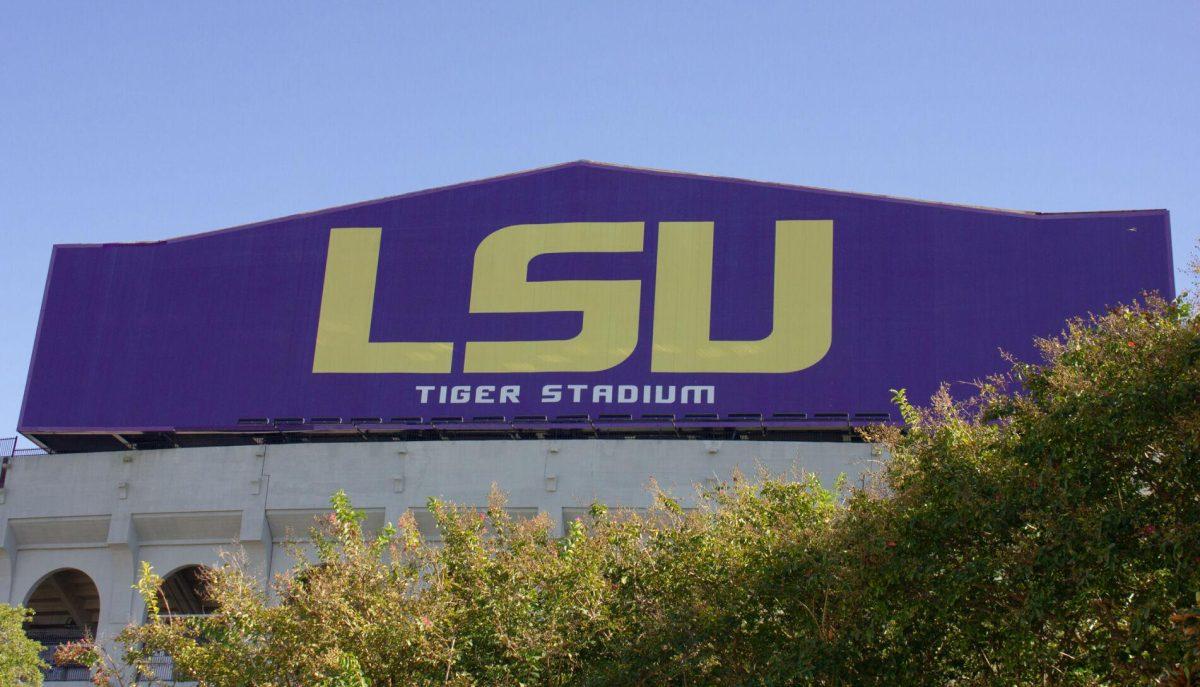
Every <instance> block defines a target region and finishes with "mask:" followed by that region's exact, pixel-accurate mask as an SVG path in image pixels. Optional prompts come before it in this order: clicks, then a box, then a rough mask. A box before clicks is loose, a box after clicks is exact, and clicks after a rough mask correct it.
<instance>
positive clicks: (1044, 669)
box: [122, 299, 1200, 687]
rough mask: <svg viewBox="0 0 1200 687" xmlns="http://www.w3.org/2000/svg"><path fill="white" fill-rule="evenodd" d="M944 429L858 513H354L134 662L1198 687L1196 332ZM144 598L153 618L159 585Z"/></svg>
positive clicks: (923, 415) (1054, 368)
mask: <svg viewBox="0 0 1200 687" xmlns="http://www.w3.org/2000/svg"><path fill="white" fill-rule="evenodd" d="M1040 346H1041V350H1042V352H1043V355H1044V360H1043V362H1042V363H1040V364H1036V365H1034V364H1026V363H1014V365H1013V367H1012V370H1011V372H1010V373H1009V374H1007V375H1004V376H1001V377H997V378H994V379H989V380H985V381H984V382H983V383H981V384H980V386H979V391H978V394H977V395H976V396H975V397H974V398H972V399H970V400H967V401H958V402H956V401H954V400H952V399H951V397H950V395H949V394H948V393H947V392H946V391H945V390H943V391H942V392H940V393H938V394H937V395H936V396H935V397H934V398H933V399H932V402H931V404H930V406H929V407H927V408H918V407H916V406H914V405H912V404H911V403H910V402H909V401H908V400H907V398H906V397H905V395H904V394H903V392H898V393H897V394H896V402H897V403H898V404H899V406H900V409H901V412H902V414H903V417H904V418H905V420H906V423H907V428H906V430H905V431H904V432H901V431H899V430H897V429H895V428H874V429H872V430H871V431H869V432H867V433H866V437H867V438H868V439H869V440H871V441H874V442H878V443H880V444H883V445H885V446H886V447H887V448H888V450H889V453H890V456H891V458H890V460H888V461H887V462H886V464H885V466H884V467H883V468H882V470H881V471H880V473H879V474H878V475H876V476H875V478H874V479H873V480H871V481H870V482H869V483H868V484H867V485H865V487H862V488H858V489H847V488H845V486H844V485H838V486H837V487H836V488H835V489H833V490H828V489H826V488H824V487H823V486H822V485H821V484H819V483H818V482H817V480H816V479H815V478H814V477H812V476H811V475H804V474H796V475H791V476H787V477H786V478H783V477H778V476H771V475H763V474H760V475H756V476H755V477H754V478H752V479H746V478H744V477H742V476H740V475H734V476H733V478H732V479H731V480H730V482H729V483H727V484H724V485H721V486H719V487H718V488H716V489H713V490H712V491H709V492H706V493H704V494H702V495H701V506H702V507H701V508H699V509H698V510H696V511H685V510H684V509H682V508H680V507H679V504H678V502H676V501H674V500H672V499H671V498H669V497H668V496H667V495H665V494H658V499H657V505H656V506H655V508H654V509H652V510H651V511H650V512H649V513H645V514H641V515H639V514H635V513H629V512H623V511H610V510H609V509H607V508H604V507H603V506H602V505H600V504H596V505H594V506H593V508H592V509H591V511H590V513H589V515H588V516H587V517H585V518H583V519H581V520H579V521H576V522H572V523H568V524H567V526H566V528H565V532H564V536H562V537H561V538H556V537H554V536H552V533H551V531H550V524H549V522H548V521H547V520H546V519H545V518H539V519H535V520H533V521H514V520H513V519H511V518H510V517H509V516H508V515H507V514H506V512H505V510H504V509H503V505H504V504H503V498H502V496H501V495H500V494H493V498H492V501H491V503H490V506H489V508H488V509H487V511H486V512H485V513H479V512H477V511H475V510H473V509H461V508H455V507H453V506H451V505H448V504H444V503H440V502H437V501H431V502H430V503H429V508H430V510H431V512H432V513H433V514H434V516H435V518H436V520H437V523H438V527H439V529H440V532H441V538H442V541H441V542H440V543H439V544H437V545H431V544H427V543H425V542H423V541H422V539H421V536H420V534H419V532H418V531H417V528H416V524H415V521H414V520H413V519H412V517H411V515H406V516H404V517H403V518H402V519H401V520H400V521H399V522H398V523H396V524H395V526H394V527H392V528H388V529H385V530H384V531H381V532H378V533H375V534H373V535H368V533H365V532H364V531H363V529H362V528H363V524H364V519H363V518H362V516H361V514H359V513H357V512H355V511H354V509H353V508H352V506H351V504H350V503H349V500H348V499H347V498H346V496H345V495H344V494H342V493H340V492H339V493H338V494H337V495H335V496H334V497H333V500H332V506H333V512H332V513H331V514H330V515H329V516H328V518H326V519H325V520H324V521H322V522H321V523H320V525H319V527H318V528H317V529H316V531H314V533H313V542H314V546H313V555H314V559H313V560H312V561H311V562H309V563H304V564H302V565H300V566H299V567H298V568H297V569H295V570H293V571H291V572H289V573H286V574H283V575H279V576H277V577H276V579H275V580H274V581H273V583H272V584H273V590H274V597H275V599H276V600H277V601H275V602H269V595H268V594H267V593H266V592H265V591H264V590H263V589H262V588H261V586H260V584H259V583H258V582H257V581H256V580H255V579H254V577H253V575H252V574H251V573H250V571H249V570H248V569H247V567H246V566H245V564H244V563H243V562H242V561H240V560H238V559H236V558H234V559H230V561H229V562H228V564H227V565H225V566H222V567H220V568H217V569H215V570H213V571H211V572H210V573H209V574H210V578H211V579H210V580H209V589H210V591H211V593H212V594H213V596H214V600H215V601H216V602H217V604H218V607H219V610H218V611H217V613H216V614H215V615H213V616H212V617H211V618H209V619H207V620H204V621H197V620H188V621H186V622H183V621H173V620H169V619H166V618H158V617H157V616H156V615H154V614H152V615H151V618H152V620H151V621H150V622H149V623H148V624H147V625H145V626H142V627H131V628H129V629H128V630H126V632H125V633H124V635H123V637H122V639H123V640H124V641H125V643H126V646H128V647H132V648H131V649H130V650H129V654H128V658H129V659H130V660H131V661H133V662H135V663H136V662H138V661H144V660H145V659H146V658H148V657H149V656H150V655H151V653H153V652H155V651H164V652H166V653H168V654H170V655H171V656H173V657H174V658H175V661H176V665H177V666H178V667H179V668H180V669H181V670H182V671H183V673H184V674H185V675H188V676H192V677H194V678H195V679H197V680H199V682H200V683H201V684H202V685H209V686H213V687H217V686H222V687H223V686H227V685H228V686H231V687H232V686H234V685H238V686H241V685H263V686H275V685H278V686H283V685H331V686H332V685H355V686H356V687H357V686H361V685H373V686H374V687H381V686H384V685H388V686H399V685H514V686H515V685H545V686H557V685H622V684H623V685H784V684H789V685H790V684H811V685H842V684H845V685H975V684H1003V685H1035V684H1036V685H1049V684H1053V685H1133V684H1150V683H1154V682H1156V681H1161V683H1162V684H1164V685H1194V684H1197V677H1196V675H1197V674H1200V611H1198V610H1197V609H1196V607H1195V606H1196V600H1197V599H1196V592H1197V591H1198V590H1200V325H1198V320H1197V319H1196V318H1195V317H1193V316H1192V314H1191V313H1190V311H1189V310H1188V307H1187V306H1186V305H1185V304H1184V303H1183V302H1174V303H1166V302H1162V301H1158V300H1153V299H1151V300H1150V301H1149V302H1148V304H1147V305H1146V306H1142V307H1129V308H1122V309H1118V310H1115V311H1113V312H1111V313H1109V314H1107V315H1105V316H1103V317H1099V318H1094V319H1089V320H1086V321H1084V320H1080V321H1076V322H1072V323H1070V324H1069V325H1068V328H1067V329H1066V331H1065V332H1064V333H1063V335H1062V336H1060V337H1058V338H1055V339H1053V340H1047V341H1042V342H1040ZM143 572H144V574H143V581H142V583H141V585H140V587H139V588H140V591H141V593H142V596H143V597H144V598H145V599H146V601H147V603H148V604H151V603H156V601H155V600H156V598H157V592H156V590H157V586H158V584H159V583H160V582H161V580H159V579H158V578H157V577H156V576H155V575H154V574H153V571H151V570H149V569H148V568H146V569H145V570H144V571H143Z"/></svg>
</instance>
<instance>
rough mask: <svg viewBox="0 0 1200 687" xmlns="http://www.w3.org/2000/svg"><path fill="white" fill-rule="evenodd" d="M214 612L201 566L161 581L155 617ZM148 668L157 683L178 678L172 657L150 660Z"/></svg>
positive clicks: (159, 655) (161, 655) (191, 615)
mask: <svg viewBox="0 0 1200 687" xmlns="http://www.w3.org/2000/svg"><path fill="white" fill-rule="evenodd" d="M216 610H217V605H216V604H215V603H213V601H212V598H211V596H210V595H209V593H208V583H207V581H206V578H205V569H204V566H201V565H188V566H184V567H182V568H179V569H178V570H176V571H175V572H173V573H171V574H170V575H167V576H166V577H164V578H163V581H162V586H161V587H159V589H158V617H160V618H188V617H196V616H205V615H209V614H210V613H212V612H214V611H216ZM149 668H150V672H151V673H153V677H155V678H157V679H159V680H164V681H172V680H176V679H177V677H178V676H176V675H175V668H174V666H173V665H172V661H171V657H170V656H167V655H165V654H156V655H155V656H154V657H152V658H151V659H150V665H149ZM147 677H150V676H147Z"/></svg>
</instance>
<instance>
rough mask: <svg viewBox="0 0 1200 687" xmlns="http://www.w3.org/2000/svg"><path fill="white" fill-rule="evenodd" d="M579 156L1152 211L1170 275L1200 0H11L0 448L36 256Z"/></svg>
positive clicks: (10, 414) (1199, 154)
mask: <svg viewBox="0 0 1200 687" xmlns="http://www.w3.org/2000/svg"><path fill="white" fill-rule="evenodd" d="M451 4H453V5H455V7H453V8H449V7H448V5H451ZM579 158H590V159H596V160H602V161H607V162H617V163H625V164H631V165H641V166H648V167H661V168H670V169H679V170H686V171H693V172H704V173H715V174H722V175H729V176H743V177H750V178H754V179H764V180H772V181H782V182H791V183H798V184H808V185H815V186H826V187H833V188H839V189H846V190H852V191H864V192H872V193H886V194H895V195H903V196H913V197H917V198H924V199H930V200H939V201H951V202H961V203H971V204H980V205H992V206H998V207H1006V208H1018V209H1030V210H1096V209H1124V208H1163V207H1165V208H1168V209H1170V210H1171V213H1172V223H1173V229H1174V234H1175V261H1176V266H1177V269H1178V272H1177V277H1176V279H1177V282H1178V284H1179V286H1180V287H1181V288H1182V287H1185V286H1188V285H1190V284H1191V283H1192V282H1191V280H1190V277H1188V276H1186V275H1185V273H1184V269H1183V268H1184V267H1185V265H1186V263H1187V262H1188V259H1189V258H1190V257H1191V256H1193V255H1195V252H1196V249H1195V246H1196V241H1197V236H1198V232H1200V3H1198V2H1196V1H1195V0H1189V1H1179V0H1176V1H1168V0H1155V1H1154V2H1115V1H1095V0H1093V1H1091V2H1083V1H1079V2H1045V0H1042V1H1039V2H1025V1H1017V2H1014V1H1006V2H991V3H981V2H961V1H960V0H953V1H945V2H905V3H885V2H876V1H871V2H848V1H840V2H832V1H831V2H821V3H801V2H787V3H777V4H776V3H766V2H762V3H744V2H728V3H722V4H716V3H708V2H696V1H689V2H657V3H646V2H595V3H587V4H586V5H585V4H584V3H573V2H545V3H524V2H504V3H496V2H489V3H479V4H474V3H420V4H418V3H404V2H388V3H384V2H360V3H332V2H321V3H291V2H289V3H279V4H272V3H243V2H237V3H234V2H219V3H218V2H193V3H149V2H148V3H144V4H140V3H139V4H132V3H109V2H105V3H100V2H54V3H39V2H8V3H5V4H3V5H2V6H0V256H2V258H3V260H2V264H0V436H2V435H5V434H8V433H10V430H11V429H12V428H13V427H15V425H16V421H17V412H18V408H19V406H20V399H21V394H22V391H23V388H24V384H25V374H26V369H27V366H28V362H29V353H30V348H31V346H32V343H33V337H34V330H35V327H36V324H37V314H38V309H39V305H40V301H41V297H42V287H43V283H44V280H45V276H46V267H47V263H48V259H49V256H50V246H51V245H52V244H54V243H71V242H105V241H133V240H146V239H159V238H163V237H167V236H172V235H178V234H184V233H190V232H196V231H202V230H207V229H215V228H221V227H226V226H231V225H236V224H240V223H245V222H248V221H252V220H259V219H268V218H271V217H277V216H281V215H286V214H290V213H294V212H298V211H303V210H311V209H317V208H321V207H327V206H331V205H336V204H341V203H347V202H353V201H358V200H365V199H369V198H374V197H379V196H385V195H391V194H396V193H401V192H405V191H411V190H417V189H421V188H428V187H431V186H438V185H442V184H447V183H453V182H457V181H463V180H468V179H474V178H479V177H485V176H489V175H494V174H499V173H503V172H509V171H514V170H519V169H525V168H530V167H536V166H541V165H546V164H551V163H556V162H562V161H566V160H573V159H579ZM181 391H183V392H185V393H186V390H181Z"/></svg>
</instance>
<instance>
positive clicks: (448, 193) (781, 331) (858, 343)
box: [20, 162, 1174, 441]
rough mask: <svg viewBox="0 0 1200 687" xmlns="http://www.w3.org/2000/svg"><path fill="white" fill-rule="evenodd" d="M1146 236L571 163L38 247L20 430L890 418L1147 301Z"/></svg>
mask: <svg viewBox="0 0 1200 687" xmlns="http://www.w3.org/2000/svg"><path fill="white" fill-rule="evenodd" d="M1169 233H1170V229H1169V223H1168V215H1167V212H1166V211H1162V210H1147V211H1129V212H1093V213H1063V214H1039V213H1025V212H1007V211H997V210H987V209H977V208H969V207H961V206H951V205H942V204H936V203H927V202H918V201H910V200H902V199H895V198H886V197H876V196H865V195H856V194H850V193H841V192H834V191H824V190H817V189H809V188H803V187H794V186H784V185H778V184H768V183H758V182H748V181H741V180H734V179H722V178H713V177H703V176H695V175H688V174H677V173H665V172H654V171H644V170H638V169H630V168H623V167H615V166H609V165H602V164H596V163H591V162H576V163H569V164H565V165H560V166H556V167H550V168H546V169H542V170H536V171H532V172H526V173H521V174H515V175H511V176H506V177H500V178H496V179H489V180H485V181H479V182H472V183H468V184H462V185H458V186H451V187H446V188H441V189H435V190H431V191H423V192H419V193H413V194H408V195H403V196H397V197H394V198H389V199H384V200H377V201H371V202H367V203H361V204H357V205H350V206H345V207H340V208H334V209H330V210H324V211H320V212H314V213H309V214H304V215H297V216H293V217H287V218H283V219H279V220H273V221H269V222H262V223H259V224H254V225H249V226H244V227H237V228H233V229H226V230H222V231H217V232H212V233H208V234H200V235H195V236H188V237H183V238H178V239H171V240H166V241H159V242H153V243H138V244H106V245H66V246H56V247H55V248H54V253H53V257H52V259H51V265H50V274H49V278H48V284H47V286H46V295H45V301H44V303H43V307H42V317H41V323H40V325H39V329H38V336H37V343H36V345H35V349H34V354H33V360H32V363H31V367H30V373H29V382H28V386H27V389H26V394H25V402H24V406H23V409H22V414H21V421H20V430H21V431H22V432H23V433H25V434H26V435H27V436H31V437H34V438H35V439H38V440H43V441H44V440H46V439H47V437H52V436H55V435H64V434H74V435H87V434H97V435H98V434H109V433H125V432H153V431H165V432H205V431H214V432H216V431H222V430H230V429H231V428H235V427H237V426H238V423H239V420H242V421H243V422H245V421H246V419H247V418H259V419H264V418H270V419H273V420H272V421H274V419H280V418H289V420H288V421H289V422H301V421H302V422H303V423H307V424H312V423H313V422H314V419H321V418H330V419H331V420H330V421H331V422H332V421H334V420H336V421H337V422H340V423H343V424H344V423H348V422H350V421H351V420H352V419H355V418H359V419H363V421H365V419H366V418H379V419H381V420H382V421H383V422H384V423H386V422H389V421H392V420H393V419H396V421H400V420H399V418H422V421H424V422H428V421H429V420H430V419H431V418H438V417H446V418H451V417H453V418H463V420H464V421H467V422H470V421H471V420H472V418H506V419H507V420H508V421H511V419H512V418H515V417H535V416H544V417H546V418H548V419H551V420H552V419H553V418H556V417H559V418H564V417H568V416H586V417H587V418H589V419H591V420H595V419H598V418H600V417H601V416H630V417H631V418H635V419H636V418H639V417H642V416H647V415H652V416H675V417H676V418H682V417H684V416H685V415H711V414H715V415H717V416H719V417H722V418H725V417H728V416H731V415H741V414H746V415H748V416H749V415H753V414H761V416H762V417H763V418H764V421H765V422H767V423H770V422H771V418H772V417H773V416H775V417H778V418H787V417H798V416H799V415H800V414H807V415H808V416H810V417H811V416H814V415H816V414H825V413H832V414H841V413H846V414H849V415H851V416H852V415H854V414H856V413H880V412H889V411H890V410H891V404H890V391H889V390H890V389H896V388H907V389H908V390H909V392H910V394H911V395H912V397H914V398H917V399H921V398H924V397H926V396H928V394H930V393H931V392H932V391H933V390H934V389H935V388H936V386H937V384H938V383H939V382H942V381H950V382H955V381H969V380H973V379H976V378H979V377H981V376H983V375H986V374H988V373H991V372H995V371H997V370H999V369H1001V368H1002V367H1003V362H1002V359H1001V356H1000V350H1001V349H1003V350H1007V351H1010V352H1012V353H1015V354H1017V355H1018V356H1023V357H1031V356H1032V355H1033V352H1032V346H1031V339H1032V338H1033V337H1035V336H1046V335H1052V334H1055V333H1057V332H1058V331H1059V330H1060V329H1061V328H1062V325H1063V321H1064V320H1065V319H1066V318H1068V317H1071V316H1074V315H1082V314H1085V313H1087V312H1089V311H1091V312H1096V311H1101V310H1103V309H1104V308H1106V307H1107V306H1111V305H1114V304H1117V303H1123V302H1130V301H1132V300H1134V299H1136V298H1138V297H1139V295H1140V294H1141V293H1142V292H1143V291H1146V290H1152V291H1157V292H1159V293H1161V294H1163V295H1165V296H1168V297H1170V296H1173V294H1174V285H1173V281H1172V266H1171V253H1170V237H1169ZM409 421H414V422H415V420H409ZM335 424H336V423H335Z"/></svg>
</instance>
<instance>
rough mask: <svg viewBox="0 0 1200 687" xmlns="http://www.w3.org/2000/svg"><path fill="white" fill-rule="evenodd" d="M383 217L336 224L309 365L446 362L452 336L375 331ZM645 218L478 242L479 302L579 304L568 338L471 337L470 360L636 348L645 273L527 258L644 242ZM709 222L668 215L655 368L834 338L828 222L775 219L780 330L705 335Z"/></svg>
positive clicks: (779, 353) (526, 362)
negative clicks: (566, 269) (552, 273)
mask: <svg viewBox="0 0 1200 687" xmlns="http://www.w3.org/2000/svg"><path fill="white" fill-rule="evenodd" d="M380 234H381V230H380V229H379V228H361V229H333V230H331V231H330V235H329V255H328V258H327V261H326V267H325V285H324V291H323V293H322V298H321V312H320V319H319V322H318V325H317V342H316V352H315V354H314V356H313V372H342V373H345V372H360V373H371V372H375V373H386V372H408V373H439V372H440V373H445V372H450V368H451V361H452V358H453V351H454V344H453V343H452V342H421V343H416V342H390V341H389V342H373V341H371V340H370V331H371V311H372V309H373V307H374V301H375V280H376V273H377V271H378V265H379V243H380ZM643 234H644V224H643V223H642V222H568V223H558V224H518V225H513V226H509V227H504V228H502V229H500V230H498V231H496V232H494V233H492V234H491V235H489V236H488V237H486V238H485V239H484V240H483V241H482V242H481V243H480V244H479V247H478V249H476V252H475V265H474V273H473V275H472V282H471V303H470V312H472V313H522V312H580V313H582V314H583V324H582V327H581V328H580V332H579V334H578V335H576V336H574V337H572V338H570V339H564V340H551V341H542V340H533V341H470V342H467V344H466V350H465V354H464V363H463V367H464V371H465V372H591V371H599V370H606V369H609V368H612V367H615V366H616V365H619V364H620V363H621V362H622V361H624V360H625V359H626V358H628V357H629V355H630V354H632V353H633V349H634V348H635V347H636V345H637V341H638V313H639V299H640V296H641V282H640V281H639V280H563V281H545V282H531V281H529V280H528V279H527V271H528V266H529V262H530V261H531V260H532V259H533V258H534V257H536V256H538V255H544V254H549V253H590V252H597V253H636V252H641V250H642V241H643ZM712 257H713V224H712V223H711V222H662V223H660V224H659V245H658V258H657V267H656V272H657V274H656V282H655V293H654V325H653V327H654V331H653V348H652V354H651V371H652V372H773V373H783V372H795V371H798V370H802V369H804V368H806V367H810V366H812V365H814V364H816V362H817V361H819V360H820V359H821V358H823V357H824V356H825V353H826V352H827V351H828V350H829V346H830V342H831V339H832V319H833V318H832V290H833V222H832V220H782V221H778V222H776V223H775V275H774V281H775V287H774V302H773V306H772V312H773V320H772V330H771V333H770V334H769V335H767V336H766V337H765V338H763V339H760V340H757V341H714V340H712V339H711V334H710V330H711V307H712Z"/></svg>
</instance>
